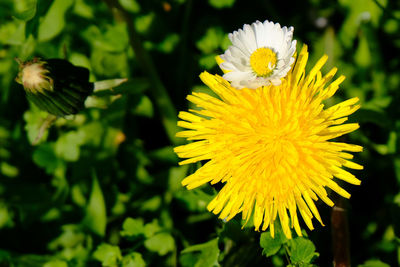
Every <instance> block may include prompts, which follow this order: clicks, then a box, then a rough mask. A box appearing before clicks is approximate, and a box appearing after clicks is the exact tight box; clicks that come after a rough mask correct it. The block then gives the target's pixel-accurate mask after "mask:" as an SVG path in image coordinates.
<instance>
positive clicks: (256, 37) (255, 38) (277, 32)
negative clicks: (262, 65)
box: [220, 20, 297, 89]
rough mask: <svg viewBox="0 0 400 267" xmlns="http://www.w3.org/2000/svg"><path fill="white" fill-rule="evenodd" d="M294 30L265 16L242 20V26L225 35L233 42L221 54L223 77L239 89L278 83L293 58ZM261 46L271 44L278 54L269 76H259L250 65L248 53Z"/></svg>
mask: <svg viewBox="0 0 400 267" xmlns="http://www.w3.org/2000/svg"><path fill="white" fill-rule="evenodd" d="M293 31H294V28H293V27H286V26H284V27H281V25H280V24H279V23H273V22H272V21H268V20H266V21H264V22H260V21H256V22H254V23H252V24H251V25H248V24H245V25H243V29H239V30H237V31H234V32H233V33H230V34H229V35H228V37H229V39H230V40H231V42H232V45H231V46H230V47H229V48H228V49H227V50H226V51H225V53H224V54H223V55H220V57H221V59H222V60H223V61H224V62H223V63H221V64H220V67H221V68H222V69H224V70H228V71H229V72H228V73H225V74H224V76H223V77H224V78H225V79H226V80H228V81H230V82H231V85H232V86H234V87H236V88H238V89H241V88H244V87H247V88H252V89H256V88H258V87H261V86H266V85H270V84H273V85H279V84H281V79H282V78H283V77H285V76H286V75H287V73H288V72H289V71H290V69H291V67H292V64H293V63H294V61H295V59H294V57H293V55H294V53H295V51H296V43H297V42H296V40H293ZM262 47H267V48H270V49H271V50H272V51H274V52H275V53H276V57H277V62H276V64H275V66H271V67H272V68H273V71H272V74H271V75H270V76H269V77H258V76H257V75H256V74H255V73H254V72H253V70H252V67H251V65H250V56H251V55H252V53H253V52H254V51H255V50H256V49H258V48H262ZM268 64H270V63H268Z"/></svg>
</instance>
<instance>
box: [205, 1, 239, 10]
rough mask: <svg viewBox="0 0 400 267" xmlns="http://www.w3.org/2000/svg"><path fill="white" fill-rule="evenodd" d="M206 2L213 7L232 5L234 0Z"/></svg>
mask: <svg viewBox="0 0 400 267" xmlns="http://www.w3.org/2000/svg"><path fill="white" fill-rule="evenodd" d="M208 3H209V4H210V5H211V6H213V7H215V8H218V9H219V8H226V7H232V6H233V4H235V0H208Z"/></svg>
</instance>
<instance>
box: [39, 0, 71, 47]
mask: <svg viewBox="0 0 400 267" xmlns="http://www.w3.org/2000/svg"><path fill="white" fill-rule="evenodd" d="M73 3H74V0H54V2H53V3H52V5H51V7H50V9H49V11H48V12H47V14H46V16H45V17H44V18H43V21H42V22H41V23H40V25H39V29H38V39H39V41H40V42H45V41H49V40H51V39H53V38H54V37H56V36H57V35H58V34H60V33H61V31H62V30H63V29H64V26H65V13H66V12H67V10H68V9H69V8H70V7H71V6H72V4H73Z"/></svg>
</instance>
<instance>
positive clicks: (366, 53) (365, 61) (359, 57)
mask: <svg viewBox="0 0 400 267" xmlns="http://www.w3.org/2000/svg"><path fill="white" fill-rule="evenodd" d="M354 60H355V62H356V63H357V64H358V65H359V66H360V67H363V68H367V67H369V66H370V65H371V51H370V48H369V42H368V39H367V36H366V35H364V34H363V35H362V36H361V37H360V42H359V44H358V47H357V50H356V52H355V54H354Z"/></svg>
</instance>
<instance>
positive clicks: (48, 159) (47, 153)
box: [33, 143, 62, 174]
mask: <svg viewBox="0 0 400 267" xmlns="http://www.w3.org/2000/svg"><path fill="white" fill-rule="evenodd" d="M33 161H34V162H35V163H36V164H37V165H38V166H40V167H42V168H44V169H45V170H46V173H48V174H51V173H53V172H54V171H55V170H56V169H57V167H58V166H59V165H60V164H62V162H61V160H60V159H59V158H57V156H56V154H55V152H54V146H52V145H51V144H50V143H44V144H41V145H40V146H39V147H38V148H37V149H36V150H35V152H33Z"/></svg>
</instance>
